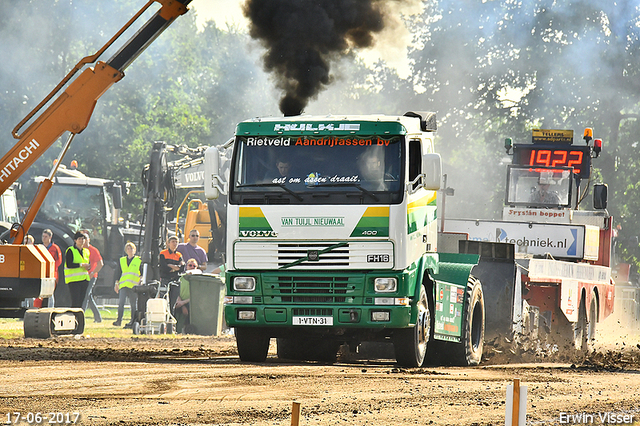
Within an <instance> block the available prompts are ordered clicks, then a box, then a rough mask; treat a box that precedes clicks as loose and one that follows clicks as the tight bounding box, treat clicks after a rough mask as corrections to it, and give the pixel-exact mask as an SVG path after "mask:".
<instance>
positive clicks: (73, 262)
mask: <svg viewBox="0 0 640 426" xmlns="http://www.w3.org/2000/svg"><path fill="white" fill-rule="evenodd" d="M84 243H85V237H84V234H83V233H82V232H80V231H78V232H76V233H75V234H74V235H73V246H71V247H69V248H68V249H67V251H66V253H65V255H64V259H65V261H64V279H65V282H66V283H67V285H68V286H69V293H70V295H71V307H72V308H82V301H83V300H84V295H85V294H86V292H87V287H88V286H89V267H90V265H89V250H87V249H86V248H84Z"/></svg>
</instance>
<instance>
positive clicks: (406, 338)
mask: <svg viewBox="0 0 640 426" xmlns="http://www.w3.org/2000/svg"><path fill="white" fill-rule="evenodd" d="M416 307H417V309H418V317H417V319H416V324H415V325H414V326H413V327H411V328H402V329H398V330H395V332H394V333H393V350H394V352H395V355H396V361H397V363H398V364H399V365H401V366H403V367H422V365H423V364H424V360H425V357H426V354H427V344H428V342H429V338H430V336H431V322H432V320H431V310H430V309H429V301H428V300H427V292H426V290H425V288H424V286H420V297H419V299H418V303H417V306H416Z"/></svg>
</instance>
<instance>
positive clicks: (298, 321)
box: [293, 317, 333, 325]
mask: <svg viewBox="0 0 640 426" xmlns="http://www.w3.org/2000/svg"><path fill="white" fill-rule="evenodd" d="M293 325H333V317H293Z"/></svg>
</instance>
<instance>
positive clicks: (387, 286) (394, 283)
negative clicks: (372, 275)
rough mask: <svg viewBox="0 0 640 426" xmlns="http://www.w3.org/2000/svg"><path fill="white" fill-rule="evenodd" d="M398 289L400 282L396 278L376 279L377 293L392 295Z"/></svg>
mask: <svg viewBox="0 0 640 426" xmlns="http://www.w3.org/2000/svg"><path fill="white" fill-rule="evenodd" d="M397 289H398V280H397V279H396V278H390V277H382V278H376V279H375V290H376V293H391V292H394V291H396V290H397Z"/></svg>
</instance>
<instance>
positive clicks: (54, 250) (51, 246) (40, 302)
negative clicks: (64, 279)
mask: <svg viewBox="0 0 640 426" xmlns="http://www.w3.org/2000/svg"><path fill="white" fill-rule="evenodd" d="M42 244H43V245H44V246H45V247H46V248H47V250H48V251H49V254H51V257H53V261H54V263H55V270H54V271H53V276H54V278H55V279H56V284H55V287H54V290H55V288H56V287H58V269H59V268H60V265H62V251H61V250H60V246H58V245H57V244H56V243H54V242H53V231H52V230H51V229H49V228H47V229H45V230H44V231H42ZM54 305H55V303H54V298H53V295H51V297H49V298H47V299H41V298H37V299H36V300H35V301H34V302H33V306H34V307H35V308H41V307H43V306H47V307H49V308H53V307H54Z"/></svg>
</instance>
